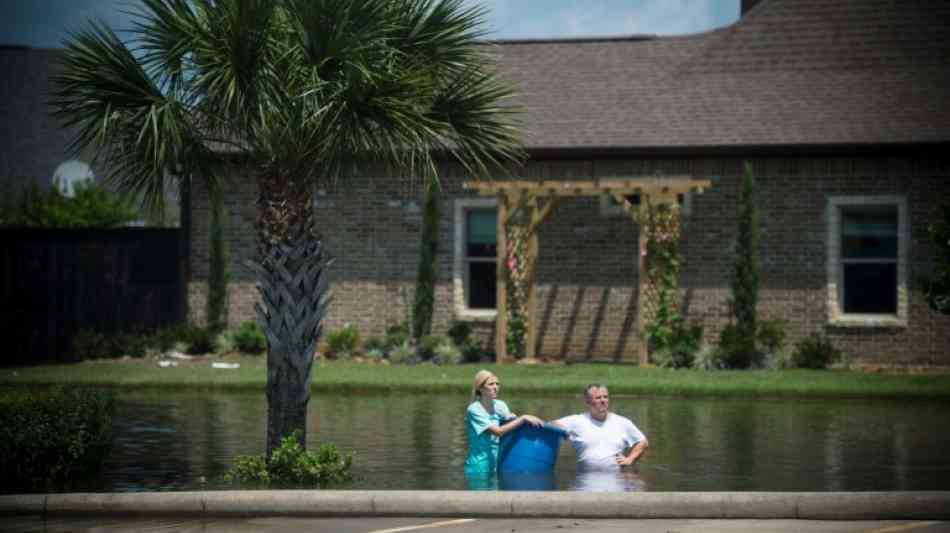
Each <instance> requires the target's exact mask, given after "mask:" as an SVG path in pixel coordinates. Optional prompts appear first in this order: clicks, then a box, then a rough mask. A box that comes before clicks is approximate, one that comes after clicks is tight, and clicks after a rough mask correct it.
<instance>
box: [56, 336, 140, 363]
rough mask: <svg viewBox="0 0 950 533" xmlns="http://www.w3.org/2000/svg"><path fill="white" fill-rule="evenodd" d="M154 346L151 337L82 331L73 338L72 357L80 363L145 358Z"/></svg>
mask: <svg viewBox="0 0 950 533" xmlns="http://www.w3.org/2000/svg"><path fill="white" fill-rule="evenodd" d="M151 346H152V342H151V335H147V334H139V333H129V332H116V333H100V332H97V331H94V330H91V329H82V330H79V332H77V333H76V335H74V336H73V340H72V355H73V357H75V358H76V359H78V360H80V361H86V360H92V359H112V358H116V357H123V356H126V355H128V356H130V357H144V356H145V354H146V352H147V351H148V349H149V347H151Z"/></svg>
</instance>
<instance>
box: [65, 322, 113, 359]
mask: <svg viewBox="0 0 950 533" xmlns="http://www.w3.org/2000/svg"><path fill="white" fill-rule="evenodd" d="M111 350H112V347H111V346H110V344H109V339H108V338H107V337H106V336H105V335H104V334H102V333H99V332H98V331H93V330H91V329H81V330H79V332H78V333H76V335H74V336H73V355H74V356H75V357H76V358H77V359H78V360H80V361H90V360H93V359H100V358H106V357H111V356H112V354H111Z"/></svg>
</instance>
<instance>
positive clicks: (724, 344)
mask: <svg viewBox="0 0 950 533" xmlns="http://www.w3.org/2000/svg"><path fill="white" fill-rule="evenodd" d="M719 352H720V356H721V359H722V362H723V363H724V364H725V365H726V368H750V367H759V366H761V365H762V359H763V354H762V352H760V351H759V350H757V349H756V348H755V343H754V342H753V343H751V344H750V343H749V337H748V335H747V334H746V332H745V330H743V329H740V328H739V327H738V326H737V325H735V324H729V325H728V326H726V327H725V328H723V330H722V332H720V334H719Z"/></svg>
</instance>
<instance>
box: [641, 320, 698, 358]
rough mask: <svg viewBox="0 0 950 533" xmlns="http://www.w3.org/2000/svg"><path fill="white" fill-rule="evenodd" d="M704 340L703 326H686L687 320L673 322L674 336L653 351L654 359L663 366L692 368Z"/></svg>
mask: <svg viewBox="0 0 950 533" xmlns="http://www.w3.org/2000/svg"><path fill="white" fill-rule="evenodd" d="M702 341H703V326H702V325H700V324H693V325H691V326H686V325H685V321H683V320H678V321H676V322H674V323H673V328H672V338H671V339H670V341H669V342H668V343H666V344H665V345H664V346H663V347H662V348H660V349H658V350H656V351H655V352H653V361H654V363H656V365H657V366H659V367H663V368H691V367H692V366H693V360H694V358H695V357H696V353H697V352H698V351H699V349H700V346H701V344H702Z"/></svg>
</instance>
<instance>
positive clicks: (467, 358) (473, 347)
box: [459, 339, 485, 363]
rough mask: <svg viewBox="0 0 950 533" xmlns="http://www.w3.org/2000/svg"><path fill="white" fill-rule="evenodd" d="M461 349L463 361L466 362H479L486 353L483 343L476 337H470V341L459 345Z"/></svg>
mask: <svg viewBox="0 0 950 533" xmlns="http://www.w3.org/2000/svg"><path fill="white" fill-rule="evenodd" d="M459 349H460V350H461V351H462V361H464V362H466V363H477V362H479V361H481V360H482V356H483V355H484V354H485V348H484V347H483V346H482V343H480V342H478V341H476V340H474V339H469V341H468V342H466V343H465V344H463V345H461V346H459Z"/></svg>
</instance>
